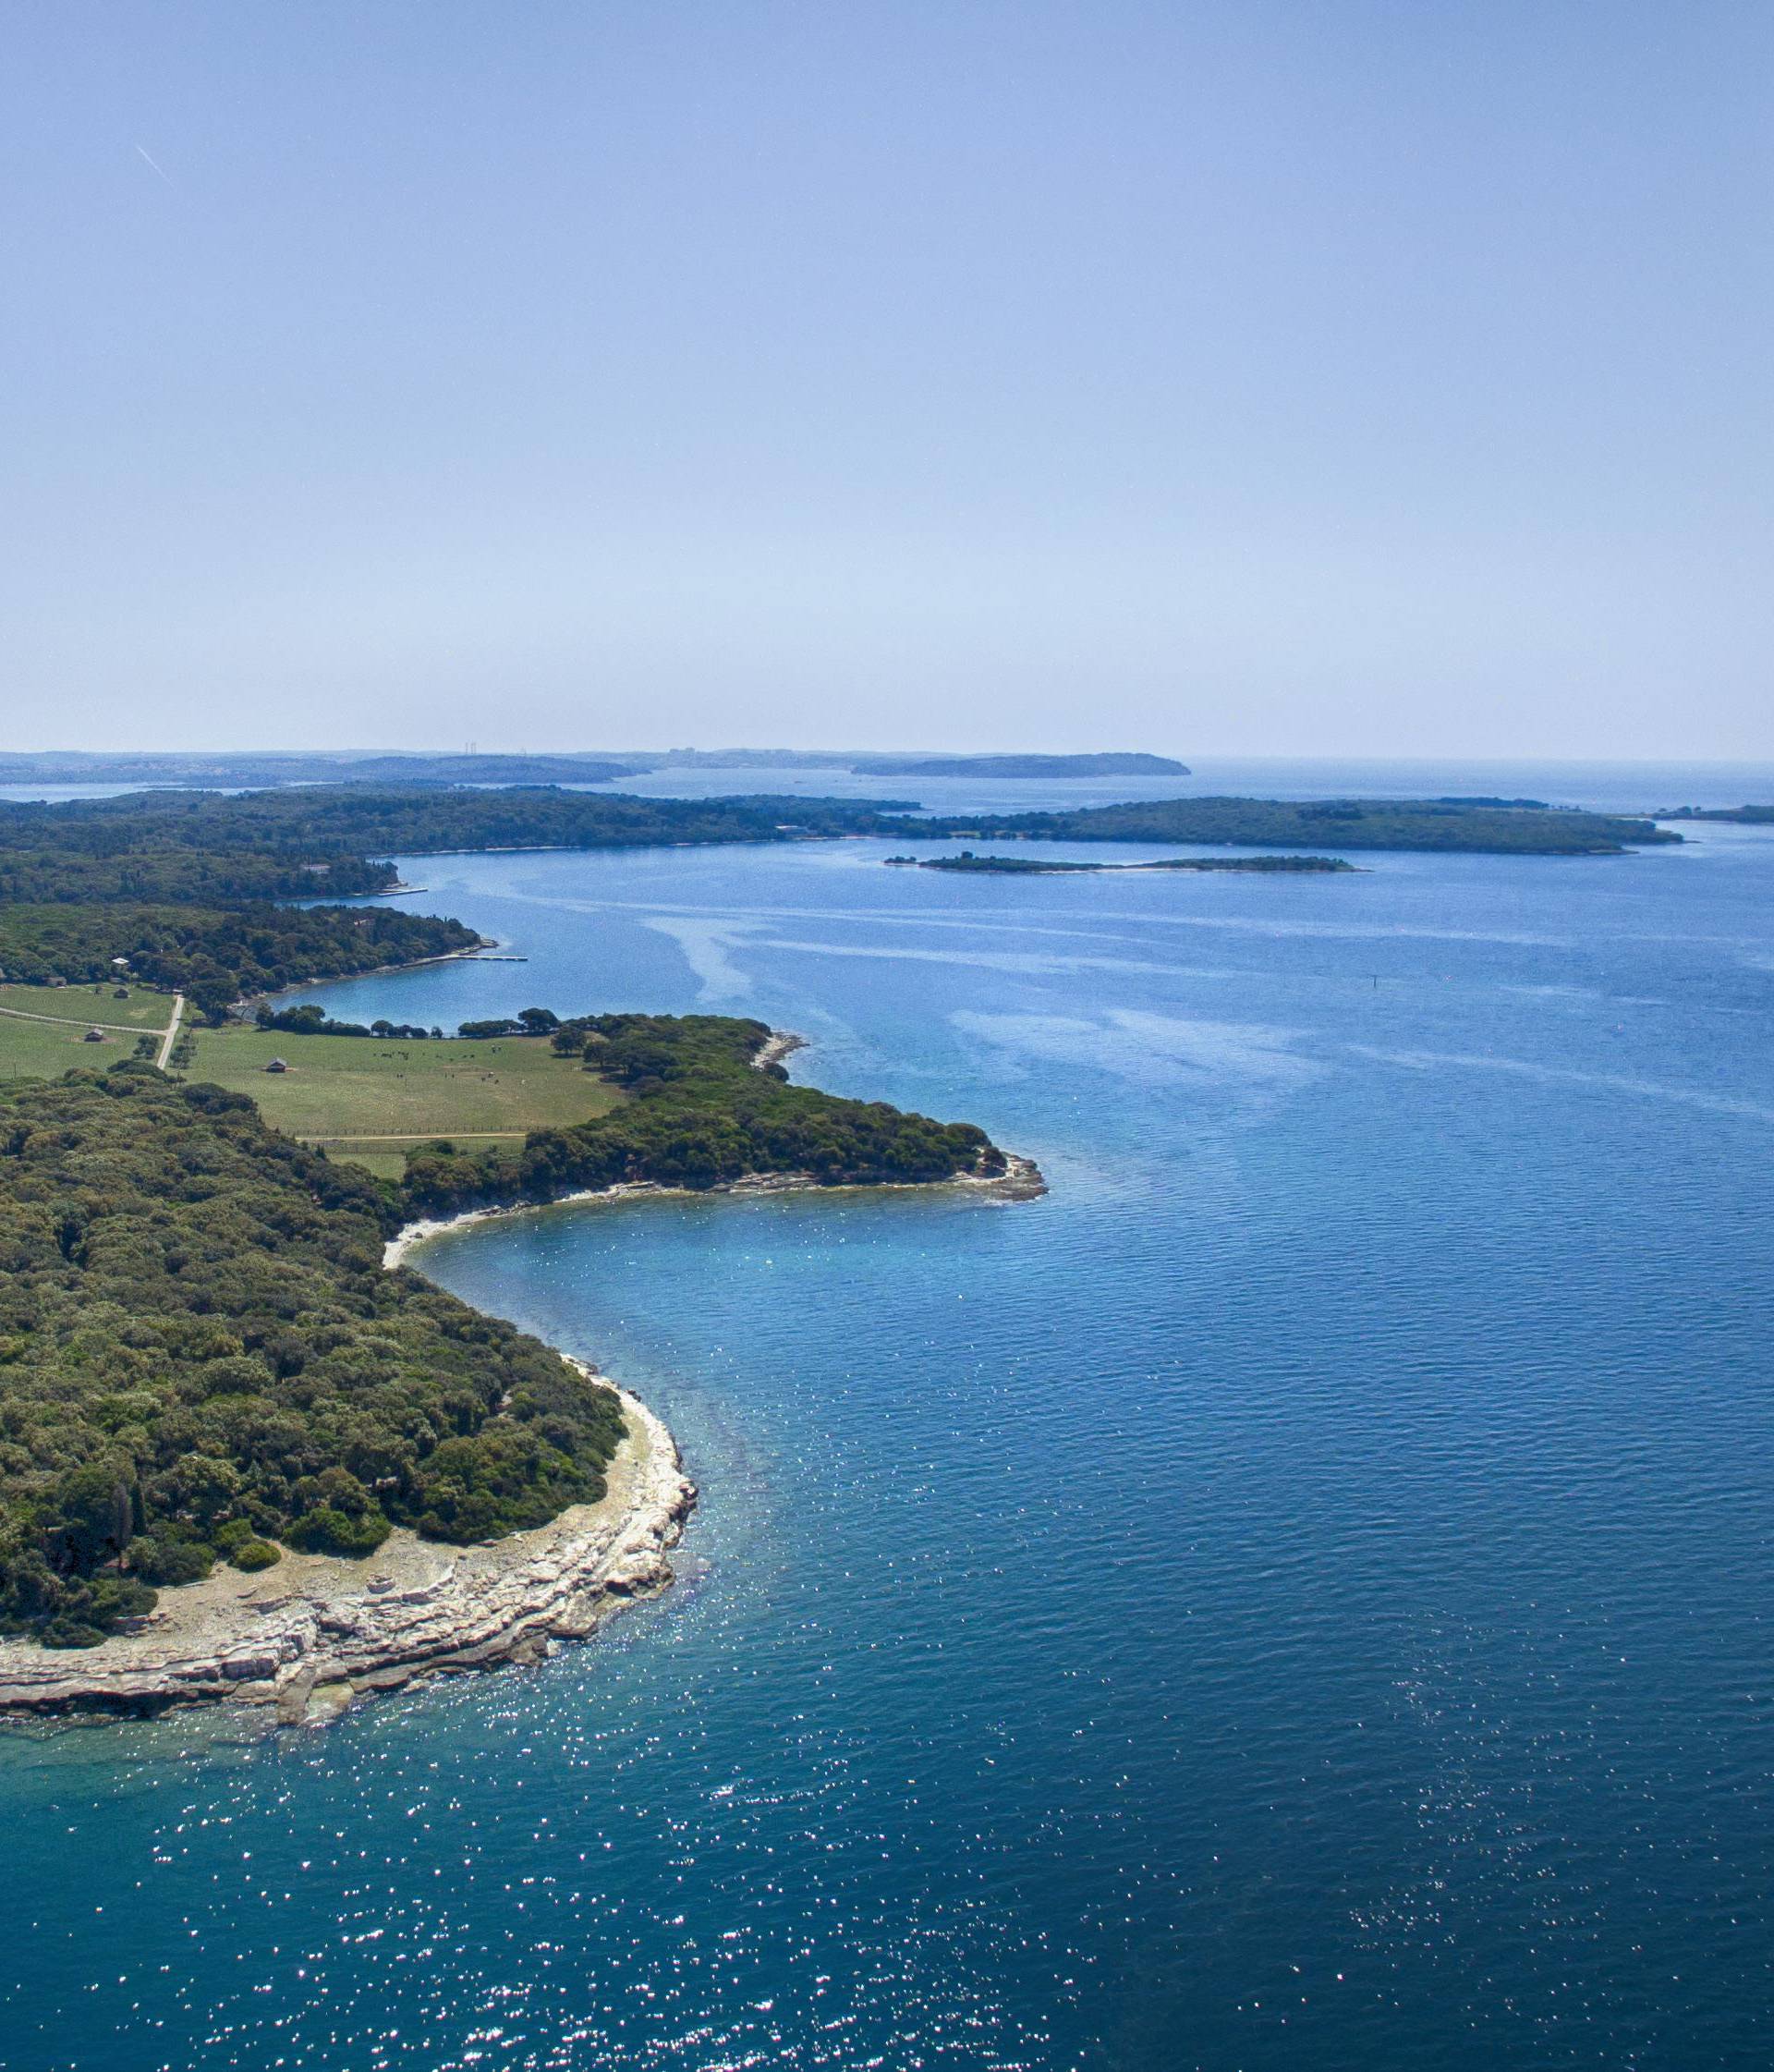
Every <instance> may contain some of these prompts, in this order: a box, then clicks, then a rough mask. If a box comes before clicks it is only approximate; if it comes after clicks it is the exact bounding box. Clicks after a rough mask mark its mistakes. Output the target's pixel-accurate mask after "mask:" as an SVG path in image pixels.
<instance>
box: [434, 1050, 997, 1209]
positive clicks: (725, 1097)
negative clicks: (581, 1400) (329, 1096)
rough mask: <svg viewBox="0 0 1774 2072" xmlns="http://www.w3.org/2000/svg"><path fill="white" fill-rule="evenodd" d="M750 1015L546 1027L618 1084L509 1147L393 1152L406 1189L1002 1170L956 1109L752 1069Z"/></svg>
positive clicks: (439, 1197) (689, 1183)
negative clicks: (916, 1107)
mask: <svg viewBox="0 0 1774 2072" xmlns="http://www.w3.org/2000/svg"><path fill="white" fill-rule="evenodd" d="M769 1040H770V1030H769V1029H768V1027H767V1026H766V1025H765V1024H764V1023H763V1022H760V1021H747V1020H737V1019H734V1018H729V1017H726V1016H715V1015H687V1016H681V1017H679V1016H670V1015H596V1016H590V1017H585V1018H579V1019H577V1020H573V1021H567V1022H563V1023H562V1024H561V1025H560V1027H559V1028H558V1029H557V1030H555V1031H554V1034H553V1038H552V1041H553V1045H554V1048H555V1049H556V1050H557V1051H558V1052H560V1053H561V1054H562V1055H563V1056H565V1057H577V1058H578V1059H580V1060H581V1061H582V1062H583V1064H584V1066H585V1068H586V1069H587V1070H589V1071H593V1072H596V1073H598V1074H599V1075H600V1076H601V1077H602V1078H604V1079H608V1080H609V1081H611V1082H612V1083H613V1084H614V1085H616V1086H619V1087H621V1088H623V1089H624V1090H625V1091H626V1093H627V1094H628V1095H629V1098H628V1099H627V1100H626V1101H625V1102H624V1103H622V1105H621V1106H620V1107H618V1108H615V1109H613V1110H611V1111H610V1112H609V1113H608V1114H607V1115H598V1116H596V1117H594V1118H593V1119H592V1120H590V1121H589V1122H584V1123H580V1124H578V1125H577V1126H576V1127H573V1128H569V1129H541V1130H534V1131H532V1132H531V1133H530V1135H529V1137H528V1138H527V1139H526V1140H525V1141H524V1143H523V1145H522V1146H521V1148H518V1147H509V1148H508V1147H505V1146H503V1145H497V1146H491V1147H486V1148H479V1149H474V1150H464V1149H458V1148H456V1147H454V1146H443V1145H431V1146H426V1147H424V1148H422V1149H420V1150H418V1151H415V1152H412V1153H411V1154H410V1156H409V1157H408V1159H407V1180H406V1188H405V1193H406V1199H407V1202H408V1203H409V1205H410V1206H411V1207H412V1208H413V1210H414V1211H415V1212H417V1213H421V1214H427V1215H436V1214H439V1213H450V1212H452V1211H455V1210H458V1209H466V1208H473V1207H476V1206H478V1205H480V1204H482V1203H487V1202H508V1201H554V1200H556V1199H558V1198H559V1197H560V1196H562V1195H564V1194H571V1193H574V1192H577V1191H578V1190H579V1189H581V1188H602V1187H612V1186H615V1185H617V1184H619V1183H621V1182H625V1181H636V1180H652V1181H657V1182H659V1183H660V1184H662V1185H664V1186H669V1187H690V1188H705V1187H713V1186H716V1185H718V1184H720V1183H722V1182H723V1181H730V1180H737V1179H744V1178H746V1177H747V1176H752V1175H757V1174H772V1173H796V1174H807V1175H808V1176H811V1177H812V1178H814V1179H815V1180H818V1181H821V1182H823V1183H825V1184H828V1185H832V1186H838V1185H846V1184H870V1183H876V1184H878V1183H880V1182H882V1181H894V1180H902V1181H903V1180H941V1179H947V1178H949V1177H951V1176H953V1175H954V1174H956V1173H964V1172H966V1173H971V1172H979V1173H993V1172H1002V1170H1003V1164H1004V1161H1003V1155H1002V1152H999V1151H997V1150H996V1149H995V1148H994V1147H993V1145H992V1143H991V1141H990V1139H989V1138H988V1137H987V1136H986V1134H985V1132H984V1131H983V1130H980V1129H976V1128H975V1127H973V1126H972V1125H971V1124H969V1123H941V1122H932V1121H931V1120H930V1117H929V1116H928V1115H908V1114H905V1113H904V1112H903V1111H902V1110H900V1109H898V1108H892V1107H889V1106H888V1105H887V1103H885V1102H882V1101H846V1100H844V1099H841V1098H840V1097H839V1096H837V1095H836V1094H831V1093H821V1092H820V1091H818V1089H817V1088H813V1087H800V1086H791V1085H790V1084H789V1083H788V1080H787V1077H786V1075H785V1074H784V1072H783V1070H782V1068H781V1066H773V1065H772V1066H765V1068H764V1069H763V1070H761V1071H759V1070H758V1069H757V1067H756V1066H755V1063H754V1060H755V1059H756V1058H757V1056H758V1054H759V1052H760V1051H761V1050H762V1048H763V1046H764V1045H765V1043H766V1042H769Z"/></svg>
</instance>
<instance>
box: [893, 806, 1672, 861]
mask: <svg viewBox="0 0 1774 2072" xmlns="http://www.w3.org/2000/svg"><path fill="white" fill-rule="evenodd" d="M916 824H917V829H918V832H919V833H924V832H926V831H927V830H928V831H929V832H930V834H932V835H947V836H951V837H954V838H984V839H988V840H990V839H999V838H1002V837H1004V836H1010V837H1013V838H1015V839H1019V840H1024V841H1055V842H1187V843H1190V844H1197V843H1199V844H1204V845H1211V844H1215V843H1222V842H1223V843H1227V844H1237V845H1238V846H1240V847H1252V848H1257V847H1274V848H1308V847H1310V848H1318V847H1324V846H1326V845H1330V846H1333V847H1337V848H1340V849H1341V848H1355V849H1464V850H1473V851H1477V852H1481V853H1486V854H1489V855H1501V856H1508V855H1517V856H1620V855H1622V854H1624V853H1625V851H1626V850H1627V849H1629V848H1645V847H1652V846H1654V845H1656V844H1660V843H1666V842H1677V841H1680V840H1681V836H1680V835H1676V834H1675V833H1673V832H1672V831H1671V830H1670V829H1668V828H1661V827H1658V826H1657V825H1656V824H1655V823H1652V822H1651V821H1648V820H1640V819H1636V818H1622V817H1621V816H1619V815H1616V814H1611V813H1588V812H1580V811H1576V810H1575V809H1565V808H1561V807H1550V808H1549V807H1544V806H1537V805H1523V806H1515V805H1508V806H1505V805H1492V804H1489V803H1484V804H1472V803H1468V802H1466V801H1464V800H1456V799H1439V798H1325V799H1308V800H1293V799H1282V798H1155V799H1149V800H1144V801H1136V802H1133V803H1130V804H1128V805H1124V806H1087V807H1083V808H1080V809H1078V810H1076V811H1069V812H1033V813H1009V814H1004V813H946V814H930V815H927V816H925V817H924V819H923V820H921V821H920V822H918V823H916Z"/></svg>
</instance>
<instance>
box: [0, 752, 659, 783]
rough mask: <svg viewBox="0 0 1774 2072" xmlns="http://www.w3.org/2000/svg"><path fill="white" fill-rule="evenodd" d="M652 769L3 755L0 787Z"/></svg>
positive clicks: (561, 779)
mask: <svg viewBox="0 0 1774 2072" xmlns="http://www.w3.org/2000/svg"><path fill="white" fill-rule="evenodd" d="M651 768H652V758H651V757H650V756H627V757H616V756H584V755H348V754H343V753H340V754H334V753H333V752H331V751H321V752H316V753H313V754H298V753H296V752H294V751H289V752H285V751H283V750H267V751H265V752H264V753H261V754H253V753H242V754H238V755H236V754H228V753H221V754H213V755H212V754H200V755H88V754H85V753H81V752H78V751H72V750H67V751H65V750H43V751H41V752H39V753H35V754H29V755H25V754H18V755H0V785H30V784H41V785H171V786H195V787H198V788H208V787H214V786H220V787H222V788H225V789H234V788H246V789H252V788H257V787H259V786H271V785H306V784H435V785H456V784H467V785H601V784H608V783H609V782H610V781H611V780H612V779H613V778H615V777H631V776H634V775H635V774H637V773H638V772H639V771H642V770H650V769H651Z"/></svg>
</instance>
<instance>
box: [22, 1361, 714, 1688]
mask: <svg viewBox="0 0 1774 2072" xmlns="http://www.w3.org/2000/svg"><path fill="white" fill-rule="evenodd" d="M575 1364H577V1362H576V1363H575ZM586 1371H588V1372H589V1371H590V1370H589V1369H588V1370H586ZM618 1393H619V1394H620V1395H621V1398H622V1408H623V1415H624V1419H625V1421H626V1424H627V1427H628V1430H627V1435H626V1438H625V1439H624V1440H623V1442H622V1444H621V1445H620V1446H619V1447H618V1449H617V1451H616V1455H615V1456H614V1459H613V1460H612V1462H611V1464H610V1468H609V1471H608V1476H607V1481H608V1485H609V1486H608V1489H607V1491H606V1493H605V1494H604V1496H603V1499H602V1500H601V1502H600V1503H597V1504H590V1505H576V1506H574V1507H573V1508H572V1509H570V1510H566V1511H564V1512H562V1514H561V1515H560V1517H557V1518H555V1519H553V1520H552V1521H551V1523H549V1524H547V1525H544V1526H539V1527H538V1528H537V1529H536V1530H534V1531H531V1532H519V1533H513V1534H512V1535H510V1537H508V1538H506V1539H504V1540H495V1541H492V1542H489V1543H487V1544H485V1545H480V1546H470V1547H452V1546H444V1545H443V1544H441V1543H439V1542H435V1541H429V1540H421V1539H419V1537H418V1535H417V1534H415V1533H412V1532H409V1531H407V1530H396V1531H395V1532H393V1533H392V1534H390V1536H389V1538H388V1539H387V1541H386V1542H384V1543H383V1546H382V1547H381V1548H380V1549H379V1550H378V1552H377V1553H376V1554H372V1555H371V1556H370V1558H369V1559H368V1560H364V1561H347V1560H342V1559H339V1558H337V1557H334V1556H331V1555H322V1554H297V1553H294V1552H291V1551H286V1553H285V1554H284V1558H283V1560H282V1561H281V1562H279V1563H278V1564H277V1566H275V1567H274V1568H268V1569H264V1570H261V1572H260V1573H259V1574H257V1575H250V1576H247V1575H242V1574H240V1573H239V1571H237V1569H233V1568H228V1567H224V1566H218V1567H217V1568H216V1570H215V1572H214V1573H213V1575H212V1576H211V1577H210V1578H208V1580H207V1581H204V1582H201V1583H189V1584H186V1585H185V1586H184V1587H183V1588H181V1589H178V1590H171V1591H164V1592H163V1593H162V1596H161V1609H160V1610H158V1611H157V1612H155V1613H154V1614H153V1615H152V1617H151V1618H150V1619H149V1620H148V1621H147V1622H145V1624H144V1626H143V1627H142V1630H141V1631H140V1632H138V1633H134V1634H128V1635H120V1636H117V1637H115V1638H113V1639H108V1640H106V1641H103V1643H102V1644H101V1645H100V1646H98V1647H96V1648H85V1649H80V1650H78V1651H75V1650H69V1651H65V1652H64V1651H57V1650H51V1649H45V1648H40V1647H37V1646H36V1645H34V1644H33V1643H31V1642H30V1641H26V1640H8V1641H5V1642H0V1714H11V1715H13V1716H15V1717H17V1716H21V1715H24V1716H29V1715H37V1716H52V1715H55V1714H58V1713H73V1712H108V1713H112V1714H120V1715H131V1714H133V1715H148V1714H153V1713H157V1712H164V1711H166V1710H168V1709H169V1708H171V1707H173V1706H176V1705H189V1704H198V1703H201V1702H203V1701H205V1700H218V1699H228V1700H235V1701H237V1702H244V1703H249V1704H255V1705H260V1706H266V1707H273V1708H274V1709H275V1712H276V1714H277V1716H278V1717H279V1718H280V1719H282V1720H284V1721H286V1722H291V1723H293V1722H296V1721H299V1720H303V1719H306V1718H326V1717H330V1716H332V1715H333V1714H334V1713H336V1712H339V1711H341V1710H342V1709H343V1708H344V1707H345V1706H346V1705H347V1704H349V1703H350V1702H351V1700H352V1699H354V1698H355V1697H358V1696H359V1695H362V1694H364V1693H368V1692H372V1691H384V1690H395V1689H398V1688H401V1686H403V1685H405V1684H408V1683H411V1682H412V1681H413V1680H414V1678H415V1677H419V1676H431V1675H436V1674H438V1673H439V1672H444V1671H452V1670H468V1669H484V1668H490V1667H492V1666H493V1665H495V1664H500V1663H505V1662H529V1661H534V1660H536V1659H538V1658H539V1657H540V1656H541V1655H542V1654H543V1653H545V1652H548V1649H549V1645H550V1643H551V1642H552V1641H553V1639H555V1638H556V1637H565V1636H571V1637H576V1638H577V1637H582V1636H584V1635H586V1634H589V1633H590V1632H592V1631H593V1630H594V1629H595V1628H596V1627H599V1626H600V1625H601V1624H602V1622H603V1621H604V1620H605V1619H606V1618H608V1617H609V1616H610V1615H612V1614H613V1613H614V1612H616V1611H618V1610H620V1609H621V1608H622V1607H623V1606H624V1605H625V1604H628V1603H633V1602H634V1601H635V1600H636V1599H637V1598H639V1597H643V1596H649V1595H651V1594H653V1593H655V1592H657V1591H661V1590H662V1589H664V1587H665V1586H666V1585H667V1584H668V1583H669V1582H670V1581H671V1580H672V1569H671V1564H670V1561H669V1560H668V1558H667V1556H668V1554H669V1553H670V1550H671V1549H672V1548H673V1547H674V1545H675V1544H676V1543H677V1541H678V1539H679V1538H680V1536H681V1534H682V1531H683V1526H684V1520H685V1519H686V1518H687V1517H688V1516H689V1513H690V1511H691V1509H692V1508H693V1507H694V1505H695V1502H696V1489H695V1486H694V1484H692V1483H691V1482H690V1481H689V1480H688V1478H687V1476H686V1475H685V1473H684V1471H683V1467H682V1464H681V1462H680V1461H679V1458H678V1453H677V1447H676V1444H675V1443H674V1440H673V1438H672V1435H671V1433H670V1432H668V1431H667V1430H666V1428H665V1426H664V1425H663V1424H662V1422H661V1421H660V1420H659V1419H658V1418H656V1417H655V1416H654V1415H653V1413H652V1412H651V1411H650V1409H648V1408H647V1406H646V1405H645V1404H644V1403H642V1402H641V1401H640V1400H639V1399H638V1397H636V1396H629V1395H627V1394H626V1393H623V1392H620V1391H619V1392H618Z"/></svg>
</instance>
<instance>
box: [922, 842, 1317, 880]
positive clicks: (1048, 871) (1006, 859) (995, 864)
mask: <svg viewBox="0 0 1774 2072" xmlns="http://www.w3.org/2000/svg"><path fill="white" fill-rule="evenodd" d="M885 860H886V861H887V862H888V863H892V864H901V865H903V864H907V863H910V864H915V865H916V866H917V869H918V870H920V871H962V872H975V873H978V872H983V873H985V874H987V875H990V876H997V877H1013V878H1027V877H1051V876H1052V875H1053V874H1054V873H1055V872H1057V871H1258V872H1259V873H1260V872H1263V871H1353V870H1354V869H1355V865H1354V864H1353V863H1345V862H1344V861H1343V859H1342V858H1341V857H1335V856H1174V857H1161V858H1160V859H1159V860H1158V861H1157V862H1154V863H1070V862H1063V861H1061V860H1060V859H1058V858H1056V857H1037V856H976V855H975V854H974V852H973V851H972V850H971V849H963V850H962V851H961V853H960V854H959V855H958V856H927V857H916V856H890V857H888V858H886V859H885Z"/></svg>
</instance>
